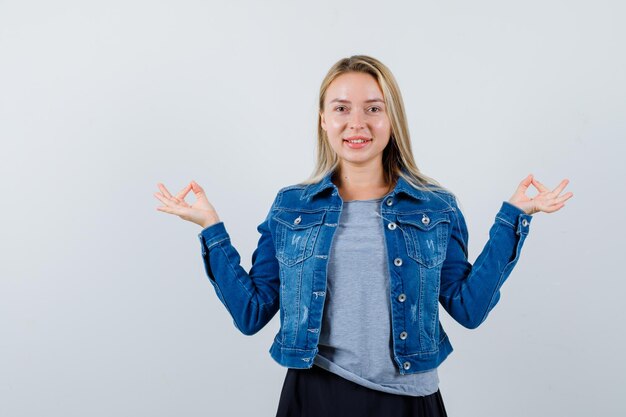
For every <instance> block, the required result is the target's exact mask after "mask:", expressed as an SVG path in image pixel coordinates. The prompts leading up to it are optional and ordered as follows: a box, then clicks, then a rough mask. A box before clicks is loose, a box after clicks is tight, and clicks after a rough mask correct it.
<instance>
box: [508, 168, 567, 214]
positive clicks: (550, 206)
mask: <svg viewBox="0 0 626 417" xmlns="http://www.w3.org/2000/svg"><path fill="white" fill-rule="evenodd" d="M568 183H569V180H568V179H567V178H566V179H564V180H563V181H561V183H560V184H559V185H558V186H557V187H556V188H555V189H554V190H552V191H550V190H549V189H548V188H547V187H546V186H544V185H543V184H542V183H540V182H539V181H537V180H536V179H535V178H534V177H533V174H529V175H528V176H527V177H526V178H524V179H523V180H522V182H521V183H520V185H519V186H518V187H517V190H515V194H513V196H512V197H511V198H510V199H509V203H511V204H513V205H514V206H516V207H518V208H520V209H521V210H524V212H525V213H526V214H535V213H537V212H539V211H543V212H546V213H552V212H554V211H557V210H559V209H560V208H561V207H563V206H564V205H565V201H567V200H568V199H570V198H571V197H573V196H574V193H572V192H571V191H570V192H568V193H565V194H563V195H562V196H559V194H561V193H562V192H563V189H564V188H565V187H566V186H567V184H568ZM530 184H532V185H533V186H534V187H535V188H536V189H537V191H539V194H537V195H536V196H534V197H528V196H527V195H526V191H527V190H528V187H529V186H530Z"/></svg>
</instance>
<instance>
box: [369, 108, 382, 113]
mask: <svg viewBox="0 0 626 417" xmlns="http://www.w3.org/2000/svg"><path fill="white" fill-rule="evenodd" d="M370 110H371V111H372V112H373V113H378V112H379V111H380V110H381V108H380V107H370Z"/></svg>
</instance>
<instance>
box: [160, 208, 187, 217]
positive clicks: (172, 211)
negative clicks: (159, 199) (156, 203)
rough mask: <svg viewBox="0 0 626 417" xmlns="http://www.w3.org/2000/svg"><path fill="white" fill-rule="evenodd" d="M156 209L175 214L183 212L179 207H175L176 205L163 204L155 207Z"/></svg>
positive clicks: (178, 214)
mask: <svg viewBox="0 0 626 417" xmlns="http://www.w3.org/2000/svg"><path fill="white" fill-rule="evenodd" d="M156 209H157V210H159V211H162V212H165V213H170V214H176V215H177V216H180V215H181V214H183V213H182V211H181V209H179V208H176V207H168V206H165V207H157V208H156Z"/></svg>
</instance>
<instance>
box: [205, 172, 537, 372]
mask: <svg viewBox="0 0 626 417" xmlns="http://www.w3.org/2000/svg"><path fill="white" fill-rule="evenodd" d="M331 175H332V173H329V174H327V175H326V176H325V177H324V178H323V180H322V181H320V182H318V183H316V184H309V185H302V184H297V185H291V186H288V187H284V188H282V189H280V190H279V191H278V193H277V195H276V198H275V199H274V202H273V204H272V206H271V208H270V210H269V213H268V214H267V216H266V218H265V220H264V221H263V222H262V223H261V224H260V225H259V226H258V228H257V230H258V232H259V233H260V234H261V236H260V238H259V241H258V246H257V248H256V249H255V250H254V252H253V254H252V267H251V269H250V271H249V272H247V271H246V270H245V269H244V268H243V267H242V266H241V265H240V261H241V258H240V255H239V253H238V252H237V250H236V249H235V248H234V247H233V245H232V244H231V241H230V237H229V235H228V232H227V231H226V228H225V225H224V223H223V222H219V223H215V224H213V225H211V226H208V227H206V228H204V229H203V230H202V231H201V232H200V233H199V234H198V237H199V239H200V242H201V246H202V257H203V260H204V266H205V270H206V274H207V276H208V278H209V282H211V284H212V285H213V287H214V289H215V291H216V293H217V296H218V297H219V299H220V301H221V302H222V303H223V304H224V306H225V307H226V309H227V310H228V312H229V313H230V315H231V316H232V318H233V321H234V325H235V326H236V327H237V329H239V330H240V331H241V332H242V333H243V334H246V335H252V334H254V333H256V332H258V331H259V330H260V329H261V328H263V326H265V325H266V324H267V323H268V322H269V321H270V320H271V319H272V318H273V317H274V315H275V314H276V312H278V311H280V330H279V331H278V333H277V334H276V336H275V337H274V341H273V343H272V345H271V347H270V349H269V352H270V355H271V356H272V358H274V360H276V361H277V362H278V363H279V364H281V365H282V366H286V367H290V368H310V367H311V366H312V365H313V358H314V357H315V355H316V354H317V352H318V348H317V344H318V341H319V336H320V330H321V324H322V314H323V311H324V302H325V300H326V274H327V265H328V256H329V252H330V247H331V242H332V239H333V235H334V233H335V231H336V230H337V225H338V222H339V217H340V214H341V209H342V206H343V200H342V199H341V197H340V196H339V193H338V189H337V187H336V186H335V184H334V183H333V182H332V181H331ZM380 213H381V219H380V227H382V228H383V231H384V232H383V234H384V237H385V241H386V247H387V260H388V268H389V277H390V293H389V297H390V301H391V312H390V313H391V329H392V335H391V338H392V341H393V353H394V361H395V363H396V366H397V367H398V370H399V372H400V374H409V373H415V372H421V371H425V370H429V369H433V368H436V367H437V366H438V365H439V364H440V363H441V362H443V360H444V359H445V358H446V357H447V356H448V355H449V354H450V353H451V352H452V345H451V344H450V341H449V340H448V336H447V335H446V333H445V331H444V329H443V327H442V326H441V323H440V321H439V311H438V310H439V306H438V303H441V305H442V306H443V308H444V309H445V310H446V311H447V312H448V313H449V314H450V316H452V317H453V318H454V319H455V320H456V321H458V322H459V323H460V324H461V325H463V326H465V327H467V328H470V329H473V328H476V327H478V326H479V325H480V324H481V323H482V322H483V321H484V320H485V319H486V318H487V315H488V314H489V312H490V311H491V309H493V307H494V306H495V305H496V303H497V302H498V300H499V298H500V287H501V286H502V284H503V283H504V281H505V280H506V279H507V277H508V276H509V275H510V273H511V271H512V269H513V267H514V266H515V264H516V263H517V261H518V259H519V255H520V251H521V249H522V245H523V244H524V240H525V238H526V235H527V234H528V229H529V224H530V221H531V219H532V216H531V215H528V214H526V213H525V212H524V211H523V210H521V209H519V208H517V207H515V206H514V205H512V204H510V203H509V202H507V201H504V202H503V203H502V206H501V207H500V210H499V211H498V213H497V214H496V216H495V222H494V224H493V226H492V227H491V229H490V230H489V240H488V241H487V243H486V244H485V247H484V248H483V250H482V252H481V253H480V255H479V256H478V258H477V259H476V260H475V262H474V264H471V263H470V262H469V261H468V231H467V225H466V223H465V219H464V217H463V214H462V213H461V211H460V210H459V207H458V205H457V202H456V200H455V198H454V196H453V195H451V194H449V193H447V192H445V191H441V190H434V191H432V192H431V191H422V190H418V189H416V188H414V187H412V186H411V185H410V184H409V183H408V182H407V181H406V180H404V179H403V178H402V177H399V178H398V181H397V183H396V185H395V187H394V189H393V190H392V191H390V192H389V193H388V194H387V195H386V196H385V197H384V198H383V199H382V201H381V207H380ZM363 256H367V253H364V254H363ZM356 261H358V260H356Z"/></svg>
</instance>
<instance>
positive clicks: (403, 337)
mask: <svg viewBox="0 0 626 417" xmlns="http://www.w3.org/2000/svg"><path fill="white" fill-rule="evenodd" d="M408 335H409V334H408V333H407V332H402V333H400V339H402V340H404V339H406V337H407V336H408Z"/></svg>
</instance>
